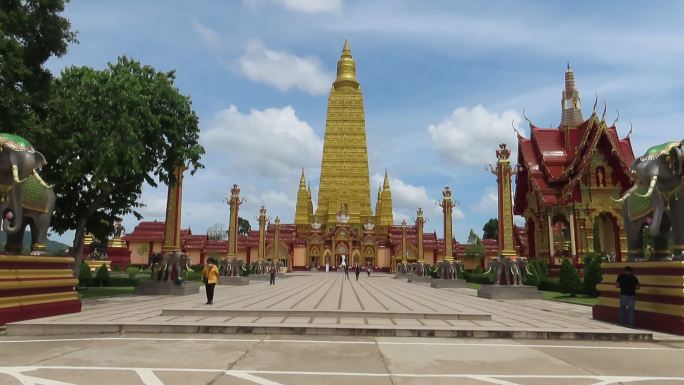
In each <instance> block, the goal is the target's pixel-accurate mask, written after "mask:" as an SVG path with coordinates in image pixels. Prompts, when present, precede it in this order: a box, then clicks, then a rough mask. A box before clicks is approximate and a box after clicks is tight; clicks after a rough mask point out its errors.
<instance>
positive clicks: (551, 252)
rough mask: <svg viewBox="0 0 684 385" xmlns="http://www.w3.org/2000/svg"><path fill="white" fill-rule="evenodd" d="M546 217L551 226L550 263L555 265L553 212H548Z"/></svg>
mask: <svg viewBox="0 0 684 385" xmlns="http://www.w3.org/2000/svg"><path fill="white" fill-rule="evenodd" d="M546 217H547V220H548V224H549V263H550V264H553V257H554V253H553V222H551V212H548V213H547V214H546Z"/></svg>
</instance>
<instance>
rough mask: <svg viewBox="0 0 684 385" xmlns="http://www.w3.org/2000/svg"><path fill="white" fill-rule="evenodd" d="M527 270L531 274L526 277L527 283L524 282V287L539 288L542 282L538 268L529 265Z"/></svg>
mask: <svg viewBox="0 0 684 385" xmlns="http://www.w3.org/2000/svg"><path fill="white" fill-rule="evenodd" d="M527 270H528V271H529V272H528V273H527V274H526V275H525V281H523V285H527V286H537V287H539V284H540V283H541V280H540V276H539V272H537V268H536V267H535V266H534V265H533V264H531V263H530V264H528V265H527Z"/></svg>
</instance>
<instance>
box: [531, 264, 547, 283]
mask: <svg viewBox="0 0 684 385" xmlns="http://www.w3.org/2000/svg"><path fill="white" fill-rule="evenodd" d="M530 265H532V266H534V271H535V272H536V273H537V274H539V282H542V281H543V280H545V279H546V278H548V277H549V266H548V265H547V264H546V262H545V261H543V260H541V259H534V260H532V261H530ZM530 270H531V269H530Z"/></svg>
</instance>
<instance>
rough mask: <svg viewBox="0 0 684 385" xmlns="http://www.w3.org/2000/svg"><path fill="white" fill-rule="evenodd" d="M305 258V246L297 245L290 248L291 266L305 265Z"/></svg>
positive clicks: (306, 262) (306, 263)
mask: <svg viewBox="0 0 684 385" xmlns="http://www.w3.org/2000/svg"><path fill="white" fill-rule="evenodd" d="M306 259H307V258H306V246H298V247H295V248H294V250H292V267H304V266H307V265H308V261H307V260H306Z"/></svg>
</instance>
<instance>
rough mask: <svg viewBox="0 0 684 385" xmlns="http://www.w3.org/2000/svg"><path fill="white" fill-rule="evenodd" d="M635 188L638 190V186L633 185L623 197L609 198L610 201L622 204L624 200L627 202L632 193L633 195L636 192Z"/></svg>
mask: <svg viewBox="0 0 684 385" xmlns="http://www.w3.org/2000/svg"><path fill="white" fill-rule="evenodd" d="M637 188H639V186H638V185H634V186H632V187H631V188H630V189H629V190H627V192H625V195H623V196H622V198H620V199H615V198H613V197H611V198H610V199H612V200H613V201H614V202H618V203H622V202H624V201H625V200H627V198H629V197H630V196H631V195H632V193H634V192H635V191H636V190H637Z"/></svg>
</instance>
